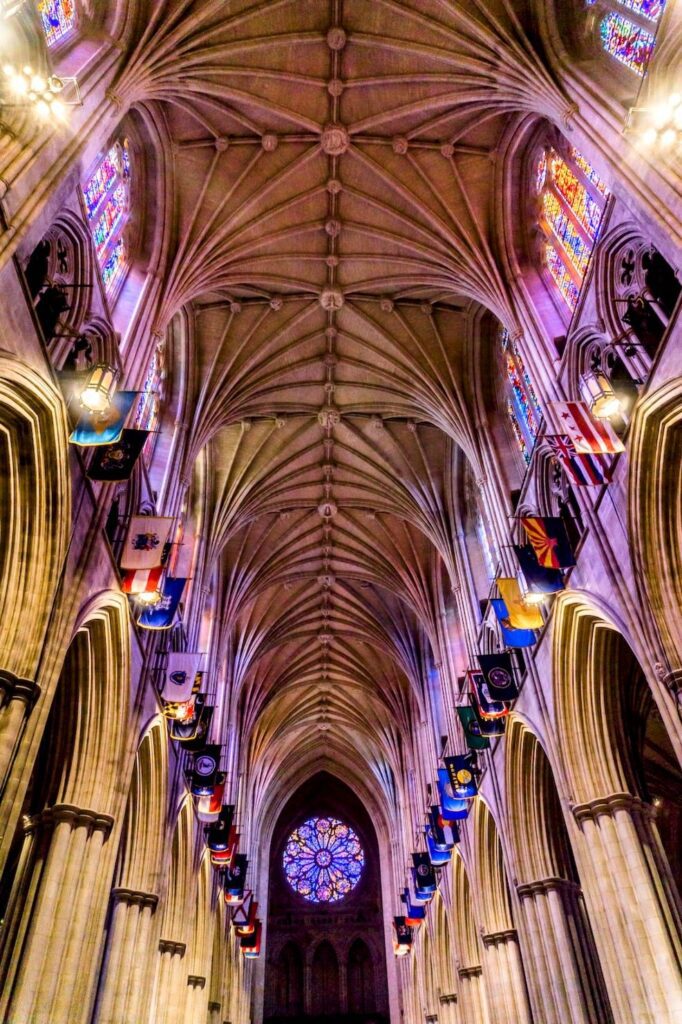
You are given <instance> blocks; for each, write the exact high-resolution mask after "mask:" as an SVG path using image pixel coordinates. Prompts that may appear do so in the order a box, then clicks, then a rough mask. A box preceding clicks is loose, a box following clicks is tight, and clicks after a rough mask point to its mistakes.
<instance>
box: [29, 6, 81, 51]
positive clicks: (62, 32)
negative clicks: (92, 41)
mask: <svg viewBox="0 0 682 1024" xmlns="http://www.w3.org/2000/svg"><path fill="white" fill-rule="evenodd" d="M38 13H39V14H40V20H41V22H42V25H43V32H44V33H45V41H46V42H47V45H48V46H54V45H55V43H58V42H60V41H61V40H62V39H64V38H65V37H66V36H68V35H69V33H70V32H72V31H73V29H74V28H75V25H76V6H75V3H74V0H39V2H38Z"/></svg>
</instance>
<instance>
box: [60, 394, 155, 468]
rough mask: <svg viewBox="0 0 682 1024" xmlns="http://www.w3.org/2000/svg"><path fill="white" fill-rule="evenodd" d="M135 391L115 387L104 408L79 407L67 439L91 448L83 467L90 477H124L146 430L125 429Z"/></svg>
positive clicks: (135, 459) (142, 443)
mask: <svg viewBox="0 0 682 1024" xmlns="http://www.w3.org/2000/svg"><path fill="white" fill-rule="evenodd" d="M138 394H139V392H137V391H117V392H116V393H115V394H114V395H113V396H112V398H111V402H110V405H109V407H108V409H106V410H105V411H104V412H97V413H91V412H88V411H83V413H82V414H81V416H80V419H79V420H78V422H77V423H76V426H75V427H74V429H73V431H72V432H71V435H70V437H69V441H70V442H71V444H75V445H78V446H79V447H81V448H93V449H94V454H93V457H92V460H91V462H90V464H89V466H88V467H87V475H88V477H89V478H90V479H91V480H103V481H107V482H120V481H123V480H128V479H129V478H130V475H131V473H132V471H133V467H134V466H135V463H136V462H137V460H138V458H139V457H140V454H141V453H142V449H143V448H144V446H145V442H146V440H147V438H148V437H149V435H150V433H151V431H150V430H133V429H126V426H125V422H126V420H127V418H128V414H129V413H130V410H131V409H132V406H133V402H134V401H135V399H136V398H137V397H138Z"/></svg>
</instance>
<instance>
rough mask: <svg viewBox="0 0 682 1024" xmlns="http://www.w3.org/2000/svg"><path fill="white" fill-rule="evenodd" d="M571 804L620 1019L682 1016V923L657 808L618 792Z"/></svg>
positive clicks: (623, 1022) (623, 1023) (621, 1022)
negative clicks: (657, 829)
mask: <svg viewBox="0 0 682 1024" xmlns="http://www.w3.org/2000/svg"><path fill="white" fill-rule="evenodd" d="M572 810H573V815H574V817H575V820H576V821H577V823H578V826H579V827H580V829H581V831H582V834H583V839H584V853H585V855H586V857H587V859H588V862H589V863H588V872H587V873H586V876H585V878H584V879H583V884H584V886H585V895H586V899H587V900H588V904H589V907H590V915H591V918H592V921H593V923H594V928H595V940H596V944H597V947H598V949H599V954H600V959H601V963H602V966H603V970H604V976H605V979H606V984H607V987H608V990H609V995H610V997H611V1004H612V1007H613V1014H614V1018H615V1020H616V1022H617V1024H631V1022H632V1021H673V1020H674V1021H677V1020H682V986H681V985H680V963H681V962H682V949H681V948H680V939H679V934H680V933H679V921H678V920H677V919H676V918H677V914H676V912H675V908H674V905H671V903H670V901H669V898H668V896H669V893H670V891H671V890H670V889H669V887H668V886H667V884H666V868H665V866H664V865H663V864H662V861H661V851H660V844H659V840H658V837H657V835H656V834H655V831H654V827H653V821H652V819H653V810H652V808H650V807H649V806H648V805H646V804H644V803H643V802H642V801H641V800H640V799H639V798H638V797H634V796H631V795H630V794H628V793H615V794H612V795H610V796H607V797H602V798H599V799H596V800H592V801H590V802H589V803H585V804H581V805H576V806H574V807H573V808H572Z"/></svg>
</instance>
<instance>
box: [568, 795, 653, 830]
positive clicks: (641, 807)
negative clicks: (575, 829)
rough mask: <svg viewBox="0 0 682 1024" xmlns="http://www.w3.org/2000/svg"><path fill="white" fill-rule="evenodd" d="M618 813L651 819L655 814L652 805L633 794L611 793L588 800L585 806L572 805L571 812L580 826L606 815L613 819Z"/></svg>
mask: <svg viewBox="0 0 682 1024" xmlns="http://www.w3.org/2000/svg"><path fill="white" fill-rule="evenodd" d="M616 811H628V812H629V813H630V814H633V815H634V814H638V815H642V816H643V817H647V818H651V817H653V816H654V814H655V811H654V808H653V807H652V806H651V804H646V803H644V801H643V800H641V799H640V798H639V797H638V796H633V795H632V793H611V794H610V795H609V796H599V797H596V798H595V799H594V800H588V801H587V803H584V804H571V812H572V814H573V817H574V818H575V820H576V821H577V822H578V824H579V825H580V824H582V822H583V821H597V819H598V818H602V817H604V816H605V815H608V816H609V817H613V815H614V814H615V813H616Z"/></svg>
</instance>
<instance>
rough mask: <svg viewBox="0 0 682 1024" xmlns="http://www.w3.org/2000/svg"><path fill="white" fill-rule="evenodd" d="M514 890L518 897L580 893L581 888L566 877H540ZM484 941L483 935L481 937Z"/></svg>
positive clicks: (523, 883)
mask: <svg viewBox="0 0 682 1024" xmlns="http://www.w3.org/2000/svg"><path fill="white" fill-rule="evenodd" d="M516 891H517V893H518V895H519V898H520V899H524V898H528V897H531V896H538V895H543V894H544V893H548V892H569V893H572V894H580V892H581V889H580V886H579V885H576V883H575V882H571V881H570V879H568V878H540V879H538V880H537V881H535V882H522V883H521V884H519V885H517V886H516ZM483 941H484V942H485V937H484V939H483Z"/></svg>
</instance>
